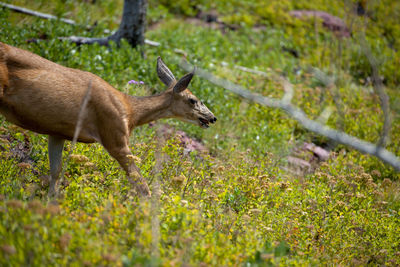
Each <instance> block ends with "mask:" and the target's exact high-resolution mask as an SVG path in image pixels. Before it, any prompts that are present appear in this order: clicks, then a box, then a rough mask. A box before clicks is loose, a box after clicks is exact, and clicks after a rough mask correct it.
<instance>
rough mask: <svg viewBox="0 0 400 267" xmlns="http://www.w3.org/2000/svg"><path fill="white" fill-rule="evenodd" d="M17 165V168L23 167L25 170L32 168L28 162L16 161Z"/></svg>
mask: <svg viewBox="0 0 400 267" xmlns="http://www.w3.org/2000/svg"><path fill="white" fill-rule="evenodd" d="M17 166H18V168H20V169H25V170H26V169H30V168H32V165H31V164H29V163H26V162H21V163H18V164H17Z"/></svg>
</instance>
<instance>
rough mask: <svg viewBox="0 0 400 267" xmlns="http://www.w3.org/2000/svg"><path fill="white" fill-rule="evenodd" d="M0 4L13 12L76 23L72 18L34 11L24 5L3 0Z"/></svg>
mask: <svg viewBox="0 0 400 267" xmlns="http://www.w3.org/2000/svg"><path fill="white" fill-rule="evenodd" d="M0 6H3V7H6V8H8V9H11V10H12V11H15V12H18V13H23V14H27V15H31V16H35V17H39V18H42V19H50V20H60V21H62V22H65V23H67V24H71V25H76V22H75V21H73V20H72V19H63V18H59V17H56V16H53V15H50V14H46V13H42V12H38V11H34V10H31V9H27V8H24V7H19V6H14V5H11V4H6V3H3V2H0Z"/></svg>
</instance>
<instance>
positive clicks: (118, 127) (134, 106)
mask: <svg viewBox="0 0 400 267" xmlns="http://www.w3.org/2000/svg"><path fill="white" fill-rule="evenodd" d="M161 62H162V61H161ZM165 68H166V69H167V70H168V68H167V67H165ZM168 71H169V70H168ZM171 75H172V74H171ZM172 77H173V75H172ZM160 78H161V77H160ZM182 79H183V78H182ZM186 79H187V78H186ZM190 79H191V77H190ZM190 79H189V82H190ZM179 83H180V85H181V86H180V87H182V84H183V85H187V84H188V81H184V82H183V83H182V82H181V80H180V81H178V82H176V81H175V82H173V83H171V84H169V89H168V90H167V91H165V92H164V93H161V94H159V95H156V96H149V97H132V96H129V95H126V94H124V93H122V92H120V91H118V90H116V89H115V88H113V87H112V86H111V85H109V84H108V83H107V82H105V81H104V80H103V79H101V78H100V77H98V76H96V75H94V74H92V73H89V72H85V71H81V70H77V69H72V68H67V67H64V66H61V65H58V64H56V63H54V62H51V61H49V60H47V59H44V58H42V57H40V56H38V55H35V54H33V53H31V52H28V51H26V50H22V49H19V48H16V47H12V46H9V45H6V44H4V43H1V42H0V113H1V114H3V115H4V116H5V118H6V119H7V120H8V121H10V122H12V123H14V124H16V125H18V126H20V127H22V128H25V129H28V130H31V131H34V132H37V133H41V134H47V135H49V136H51V137H54V138H57V140H63V139H66V140H71V139H72V138H73V135H74V131H75V127H76V124H77V120H78V113H79V110H80V105H81V103H82V99H83V97H84V95H85V93H86V90H87V88H88V86H89V84H91V96H90V99H89V102H88V104H87V107H86V113H85V116H84V118H83V123H82V125H83V127H82V130H81V131H80V134H79V137H78V141H80V142H85V143H92V142H100V143H101V144H102V145H103V146H104V147H105V148H106V149H107V151H108V152H109V153H110V154H111V155H112V156H113V157H114V158H115V159H117V161H118V162H119V163H120V164H121V166H122V167H123V168H124V169H125V171H126V172H127V173H128V174H131V173H132V172H138V169H137V167H136V166H135V164H134V163H133V162H132V161H131V160H130V157H129V156H131V155H132V154H131V152H130V150H129V146H128V142H129V135H130V133H131V131H132V129H133V128H134V127H136V126H139V125H142V124H145V123H148V122H150V121H153V120H157V119H160V118H168V117H176V118H180V119H183V120H187V121H191V122H195V123H198V124H199V125H201V126H204V124H201V123H200V122H199V118H203V120H206V121H209V122H214V121H215V120H216V119H215V117H214V115H213V114H212V113H211V112H210V111H209V110H208V109H207V108H206V107H205V106H204V105H203V106H204V107H203V106H202V107H201V108H199V107H198V108H195V107H194V106H193V105H191V104H190V103H189V101H188V99H189V98H194V99H196V97H195V96H194V95H193V94H192V93H190V92H189V91H188V90H185V89H186V88H179V93H177V91H178V90H177V89H176V88H174V87H178V86H176V84H179ZM182 89H183V90H182ZM196 101H197V99H196ZM198 102H199V103H201V102H200V101H198ZM205 126H207V125H205ZM50 149H51V147H50V146H49V150H50ZM49 152H50V151H49ZM51 160H52V159H51V158H50V161H51ZM52 179H53V180H54V179H57V178H52ZM138 181H139V182H138ZM131 182H132V183H133V184H135V185H136V188H137V189H138V190H139V192H140V193H142V194H144V195H148V194H149V190H148V187H147V184H146V182H145V181H144V180H143V178H142V177H140V178H139V179H138V180H131Z"/></svg>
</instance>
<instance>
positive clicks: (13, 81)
mask: <svg viewBox="0 0 400 267" xmlns="http://www.w3.org/2000/svg"><path fill="white" fill-rule="evenodd" d="M4 69H5V70H6V73H5V71H4ZM1 70H3V71H1ZM0 82H2V83H3V84H6V86H4V85H3V87H4V89H3V95H2V96H1V94H0V113H2V114H3V115H4V116H5V117H6V118H7V120H9V121H11V122H13V123H15V124H17V125H19V126H21V127H23V128H26V129H29V130H32V131H35V132H39V133H43V134H52V135H58V136H61V137H64V138H66V139H71V138H72V137H73V133H74V130H75V126H76V123H77V120H78V114H79V111H80V105H81V103H82V100H83V98H84V96H85V94H86V91H87V89H88V87H89V86H90V87H91V96H90V99H89V102H88V106H87V109H86V115H85V116H84V117H83V128H82V132H81V135H80V138H79V139H80V141H83V142H94V141H99V129H98V127H99V123H102V120H104V118H113V119H114V120H118V119H120V118H123V117H124V114H121V113H125V112H126V111H125V110H126V107H125V105H124V96H123V94H122V93H121V92H119V91H118V90H116V89H115V88H113V87H112V86H110V85H109V84H108V83H107V82H105V81H104V80H102V79H101V78H100V77H98V76H96V75H94V74H92V73H89V72H85V71H81V70H77V69H72V68H67V67H64V66H61V65H58V64H56V63H54V62H51V61H49V60H46V59H44V58H42V57H40V56H38V55H35V54H33V53H31V52H28V51H25V50H22V49H18V48H15V47H11V46H8V45H5V44H3V43H0Z"/></svg>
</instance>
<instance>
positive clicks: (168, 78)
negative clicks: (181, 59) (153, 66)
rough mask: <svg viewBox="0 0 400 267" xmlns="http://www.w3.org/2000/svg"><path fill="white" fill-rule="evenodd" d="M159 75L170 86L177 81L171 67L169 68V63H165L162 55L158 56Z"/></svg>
mask: <svg viewBox="0 0 400 267" xmlns="http://www.w3.org/2000/svg"><path fill="white" fill-rule="evenodd" d="M157 75H158V78H160V80H161V81H162V82H163V83H164V84H165V85H166V86H170V85H171V84H172V83H173V82H175V81H176V79H175V77H174V75H173V74H172V72H171V71H170V69H168V67H167V65H165V63H164V62H163V61H162V59H161V57H158V58H157Z"/></svg>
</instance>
